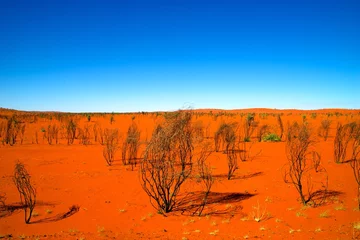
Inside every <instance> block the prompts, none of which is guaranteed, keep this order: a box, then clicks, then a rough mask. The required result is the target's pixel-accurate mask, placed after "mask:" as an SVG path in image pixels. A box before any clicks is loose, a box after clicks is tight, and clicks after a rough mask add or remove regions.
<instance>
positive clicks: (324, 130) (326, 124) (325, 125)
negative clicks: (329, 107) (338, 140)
mask: <svg viewBox="0 0 360 240" xmlns="http://www.w3.org/2000/svg"><path fill="white" fill-rule="evenodd" d="M330 125H331V120H329V119H324V120H322V121H321V123H320V127H319V130H318V135H319V137H322V138H324V141H326V140H327V139H328V137H329V130H330Z"/></svg>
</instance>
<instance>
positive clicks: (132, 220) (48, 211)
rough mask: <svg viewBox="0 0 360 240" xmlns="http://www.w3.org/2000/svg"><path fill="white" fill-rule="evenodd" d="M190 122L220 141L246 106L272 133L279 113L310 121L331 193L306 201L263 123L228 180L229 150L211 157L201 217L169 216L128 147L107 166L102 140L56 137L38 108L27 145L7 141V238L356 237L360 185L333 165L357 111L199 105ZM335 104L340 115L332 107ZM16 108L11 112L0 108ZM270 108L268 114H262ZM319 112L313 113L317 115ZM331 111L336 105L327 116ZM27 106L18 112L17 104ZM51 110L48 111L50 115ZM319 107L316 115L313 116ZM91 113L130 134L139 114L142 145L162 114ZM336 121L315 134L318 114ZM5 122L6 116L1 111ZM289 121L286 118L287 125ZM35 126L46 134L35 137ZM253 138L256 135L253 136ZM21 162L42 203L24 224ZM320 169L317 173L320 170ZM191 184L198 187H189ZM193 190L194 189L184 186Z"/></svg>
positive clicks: (3, 175)
mask: <svg viewBox="0 0 360 240" xmlns="http://www.w3.org/2000/svg"><path fill="white" fill-rule="evenodd" d="M198 112H200V113H201V114H200V113H199V114H196V115H194V116H193V122H194V123H195V122H201V123H202V124H203V126H204V128H205V136H206V137H208V140H209V141H210V142H212V143H213V141H214V140H213V136H214V132H215V131H216V129H217V128H218V126H219V125H220V124H221V123H223V122H238V123H242V121H243V120H244V118H245V117H246V115H245V116H242V114H241V113H246V112H255V113H256V115H255V120H256V121H258V122H259V124H269V125H270V126H271V128H272V131H273V132H277V131H279V128H278V124H277V121H276V117H275V114H274V113H283V115H282V120H283V123H284V125H285V126H286V125H287V123H288V122H292V121H299V122H301V121H303V118H304V116H305V118H306V121H308V123H309V125H310V126H311V128H312V129H313V135H314V136H315V137H316V143H315V145H314V149H316V150H317V151H319V152H320V153H321V156H322V158H321V159H322V166H323V167H324V168H326V171H327V174H328V177H329V179H328V180H329V194H328V196H327V199H326V202H325V203H324V204H322V205H321V206H318V207H316V208H313V207H303V206H302V205H301V203H300V202H299V196H298V193H297V192H296V190H295V188H294V187H293V186H292V185H289V184H286V183H285V182H284V181H283V177H282V167H283V166H284V164H285V163H286V162H287V158H286V154H285V142H283V141H282V142H275V143H270V142H257V140H256V132H257V131H256V130H255V133H254V135H253V138H252V139H251V140H252V142H253V144H252V148H251V151H250V155H251V156H253V158H251V159H249V160H248V161H245V162H239V169H238V170H237V171H236V172H235V176H234V178H233V179H232V180H227V178H226V173H227V160H226V154H224V153H223V152H213V153H212V155H211V156H210V157H209V163H210V164H211V166H212V168H213V174H214V176H215V183H214V186H213V188H212V190H211V194H210V196H209V204H208V205H207V207H206V208H205V210H204V214H203V216H201V217H199V216H193V215H192V214H191V212H190V211H174V212H172V213H169V214H167V215H166V216H163V215H161V214H158V213H157V210H156V209H154V208H153V207H152V205H151V204H150V201H149V197H148V196H147V195H146V193H145V192H144V191H143V189H142V188H141V184H140V180H139V174H138V166H137V167H136V168H135V170H134V171H132V170H131V168H130V166H128V165H126V166H124V165H123V164H122V161H121V159H120V158H121V153H120V152H121V151H118V152H117V155H116V159H115V162H114V164H113V166H110V167H109V166H107V165H106V162H105V160H104V158H103V156H102V149H103V146H102V145H101V144H99V143H98V142H95V141H94V139H93V137H92V140H91V144H90V145H86V146H85V145H81V144H80V143H79V141H78V140H75V143H74V144H73V145H68V144H67V142H66V139H63V138H62V139H60V142H59V144H52V145H49V144H48V143H47V141H46V140H44V139H42V135H41V134H42V132H41V131H40V129H41V128H44V129H46V128H47V126H48V125H49V123H55V124H59V126H61V123H60V122H59V121H58V120H56V119H55V115H54V117H52V119H49V118H48V117H47V118H46V117H44V118H42V117H38V119H37V120H36V121H33V123H31V122H32V121H31V117H29V118H28V119H27V120H26V121H25V122H26V131H25V138H24V142H23V144H19V143H17V144H15V145H14V146H9V145H1V146H0V186H1V188H0V192H1V193H6V205H7V206H8V208H7V209H8V210H9V209H11V211H2V212H1V217H0V237H1V238H5V239H7V238H10V239H11V238H13V239H19V238H26V239H253V238H258V239H352V238H356V237H357V236H359V233H360V232H358V230H356V229H355V228H354V227H353V225H354V224H355V223H357V222H360V212H359V211H358V210H357V199H356V194H357V189H356V188H357V184H356V182H355V180H354V176H353V173H352V169H351V167H350V166H349V164H346V163H343V164H336V163H335V162H334V157H333V141H334V134H335V127H336V124H337V122H343V123H346V122H351V121H358V120H360V114H359V111H358V110H356V111H355V110H352V111H350V110H320V111H316V112H314V111H312V112H310V111H298V110H286V111H280V110H269V109H248V110H243V111H226V112H225V111H224V112H223V113H224V114H219V112H220V111H219V110H211V112H212V114H211V115H210V114H209V112H210V110H201V111H198ZM335 112H338V113H339V114H335ZM0 113H2V114H3V116H5V115H11V114H12V113H13V112H11V111H6V110H2V111H1V112H0ZM265 113H268V114H265ZM314 113H316V114H314ZM327 113H333V114H330V115H328V114H327ZM17 114H18V115H21V113H17ZM50 115H51V114H50ZM315 115H316V116H315ZM110 117H111V114H106V115H103V116H100V115H94V116H92V117H91V120H90V122H88V121H87V118H86V117H85V116H83V115H76V119H77V121H78V124H79V125H80V126H84V125H85V124H88V125H90V126H93V125H94V124H98V125H100V126H101V127H103V128H118V129H119V131H120V134H121V136H122V137H121V139H122V140H123V139H124V136H125V134H126V131H127V128H128V127H129V126H130V124H131V123H132V122H135V123H136V124H137V125H138V126H139V129H140V130H141V142H142V143H143V145H142V147H141V151H140V153H139V156H138V157H139V158H141V152H142V151H143V150H144V148H145V142H146V141H148V140H150V138H151V133H152V131H153V129H154V127H155V125H156V124H158V123H161V122H162V121H163V117H162V116H161V115H158V114H156V113H153V114H140V113H139V114H122V115H114V120H115V121H114V122H113V123H112V124H110V121H109V119H110ZM327 118H329V119H330V120H331V121H332V124H331V129H330V135H329V138H328V140H327V141H326V142H325V141H324V140H323V139H322V138H320V137H317V134H316V133H317V128H318V127H319V125H320V122H321V120H323V119H327ZM2 121H5V120H4V119H2ZM285 128H286V127H285ZM35 132H38V138H39V143H38V144H36V141H35ZM249 145H250V144H249ZM18 160H20V161H21V162H23V163H24V164H25V166H26V168H27V169H28V171H29V173H30V174H31V176H32V178H31V180H32V182H33V183H34V185H35V186H36V190H37V199H38V202H37V205H36V207H35V214H34V216H33V217H32V219H31V224H25V222H24V212H23V210H22V208H21V205H20V203H19V202H20V198H19V194H18V192H17V190H16V187H15V185H14V183H13V181H12V175H13V171H14V165H15V163H16V161H18ZM314 178H315V177H314ZM200 190H201V189H200V188H199V186H197V184H196V182H195V181H194V180H190V181H189V182H188V183H186V184H185V186H184V187H183V188H182V195H181V196H180V197H186V198H188V199H186V201H191V200H194V199H199V198H200V197H201V195H200V193H201V192H200ZM190 193H191V194H190ZM186 194H190V195H187V196H186ZM257 206H260V208H261V210H262V212H265V213H266V218H265V219H264V220H262V221H260V222H256V221H254V220H253V218H252V215H253V212H255V210H256V209H255V208H254V207H257Z"/></svg>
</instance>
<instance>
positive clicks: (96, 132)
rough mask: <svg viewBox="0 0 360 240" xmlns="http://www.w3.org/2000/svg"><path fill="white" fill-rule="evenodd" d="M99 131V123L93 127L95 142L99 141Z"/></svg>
mask: <svg viewBox="0 0 360 240" xmlns="http://www.w3.org/2000/svg"><path fill="white" fill-rule="evenodd" d="M98 129H99V125H98V124H97V123H95V124H94V126H93V133H94V141H95V142H97V141H98Z"/></svg>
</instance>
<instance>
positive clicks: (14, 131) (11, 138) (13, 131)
mask: <svg viewBox="0 0 360 240" xmlns="http://www.w3.org/2000/svg"><path fill="white" fill-rule="evenodd" d="M20 131H21V123H20V122H19V121H18V120H17V118H16V116H15V115H14V116H12V117H11V118H9V120H8V121H7V125H6V133H5V143H6V144H9V145H10V146H12V145H14V144H15V143H16V139H17V136H18V133H19V132H20Z"/></svg>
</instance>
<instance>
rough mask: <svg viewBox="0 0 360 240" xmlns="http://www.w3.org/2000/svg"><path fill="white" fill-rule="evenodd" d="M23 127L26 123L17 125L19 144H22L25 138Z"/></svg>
mask: <svg viewBox="0 0 360 240" xmlns="http://www.w3.org/2000/svg"><path fill="white" fill-rule="evenodd" d="M25 128H26V124H25V123H24V124H21V125H20V126H19V138H20V144H23V142H24V138H25Z"/></svg>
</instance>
